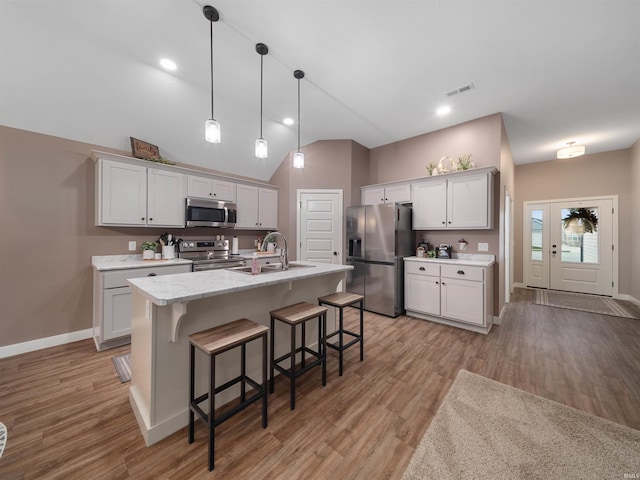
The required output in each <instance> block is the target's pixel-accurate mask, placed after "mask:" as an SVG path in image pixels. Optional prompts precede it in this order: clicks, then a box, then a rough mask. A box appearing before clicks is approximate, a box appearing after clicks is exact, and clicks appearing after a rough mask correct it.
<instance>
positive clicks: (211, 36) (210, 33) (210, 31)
mask: <svg viewBox="0 0 640 480" xmlns="http://www.w3.org/2000/svg"><path fill="white" fill-rule="evenodd" d="M209 27H210V29H209V36H210V41H211V42H210V44H211V119H213V118H214V116H213V21H210V22H209Z"/></svg>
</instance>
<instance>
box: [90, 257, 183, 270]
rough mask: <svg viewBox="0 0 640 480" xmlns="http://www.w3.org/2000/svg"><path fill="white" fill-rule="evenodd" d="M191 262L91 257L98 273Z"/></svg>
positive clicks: (174, 259)
mask: <svg viewBox="0 0 640 480" xmlns="http://www.w3.org/2000/svg"><path fill="white" fill-rule="evenodd" d="M191 263H193V262H192V261H191V260H186V259H184V258H173V259H171V260H143V259H142V254H139V255H102V256H93V257H91V266H92V267H93V268H94V269H95V270H98V271H99V272H104V271H107V270H125V269H129V268H146V267H166V266H170V265H191Z"/></svg>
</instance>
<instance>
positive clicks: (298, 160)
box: [293, 70, 304, 168]
mask: <svg viewBox="0 0 640 480" xmlns="http://www.w3.org/2000/svg"><path fill="white" fill-rule="evenodd" d="M293 76H294V78H296V79H297V80H298V151H297V152H296V153H294V154H293V168H304V153H302V152H301V151H300V79H301V78H304V72H303V71H302V70H296V71H295V72H293Z"/></svg>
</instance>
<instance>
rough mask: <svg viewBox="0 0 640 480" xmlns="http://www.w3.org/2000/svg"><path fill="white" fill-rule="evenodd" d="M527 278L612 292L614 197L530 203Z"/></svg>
mask: <svg viewBox="0 0 640 480" xmlns="http://www.w3.org/2000/svg"><path fill="white" fill-rule="evenodd" d="M525 218H526V223H525V242H524V243H525V251H524V253H525V262H524V263H525V265H524V266H525V283H526V284H527V285H528V286H532V287H539V288H550V289H553V290H564V291H569V292H579V293H591V294H597V295H608V296H612V295H613V293H614V287H613V280H614V279H613V270H614V269H613V266H614V265H613V261H614V250H613V225H614V222H613V218H614V211H613V199H612V198H594V199H585V200H567V201H558V202H549V203H539V204H527V205H526V206H525Z"/></svg>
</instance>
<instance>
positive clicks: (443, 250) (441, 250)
mask: <svg viewBox="0 0 640 480" xmlns="http://www.w3.org/2000/svg"><path fill="white" fill-rule="evenodd" d="M451 251H452V247H451V245H449V244H447V243H441V244H440V245H438V250H437V257H438V258H451Z"/></svg>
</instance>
